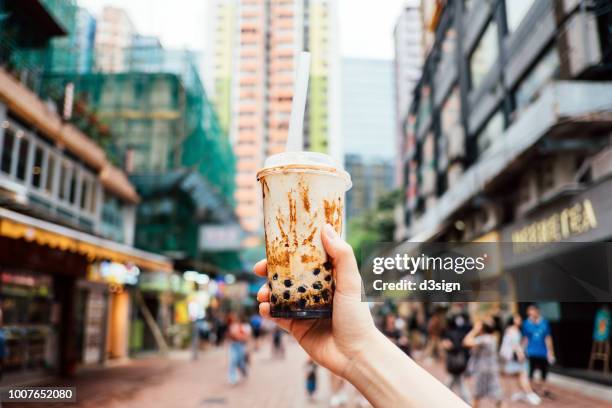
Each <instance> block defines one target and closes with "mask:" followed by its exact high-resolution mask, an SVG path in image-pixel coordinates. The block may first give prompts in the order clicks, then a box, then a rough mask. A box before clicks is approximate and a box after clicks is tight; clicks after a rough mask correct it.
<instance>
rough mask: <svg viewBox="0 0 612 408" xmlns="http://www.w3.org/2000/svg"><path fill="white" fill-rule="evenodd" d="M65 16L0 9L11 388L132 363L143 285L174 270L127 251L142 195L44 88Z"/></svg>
mask: <svg viewBox="0 0 612 408" xmlns="http://www.w3.org/2000/svg"><path fill="white" fill-rule="evenodd" d="M66 11H69V12H72V13H73V17H74V13H76V11H77V8H76V6H75V4H74V2H70V1H58V2H29V3H28V5H27V7H25V6H23V4H22V3H21V2H10V3H9V2H5V3H2V4H1V5H0V12H1V13H2V15H5V16H7V18H6V19H5V20H4V21H3V27H7V29H6V30H3V31H2V33H1V35H0V308H1V311H2V319H3V321H2V324H1V326H2V327H1V329H2V331H3V335H4V338H5V341H6V346H7V348H8V353H7V354H5V355H4V356H3V361H2V367H3V371H4V374H5V375H4V377H3V379H2V381H6V382H8V383H9V384H10V383H11V378H15V377H13V375H15V376H17V377H19V376H21V378H23V375H24V373H27V374H31V375H34V374H35V373H38V374H41V373H42V374H43V375H47V373H48V372H49V371H51V372H52V373H59V374H63V375H71V374H74V373H75V370H76V368H77V367H78V366H79V365H80V364H101V363H104V362H105V361H106V360H107V359H108V358H125V357H127V353H128V337H129V326H128V321H129V316H130V307H131V306H130V305H131V299H132V297H133V294H134V292H135V284H136V283H137V281H138V277H139V276H140V274H141V273H143V274H145V273H150V272H155V273H162V274H165V275H168V274H169V273H170V272H171V271H172V264H171V262H170V260H169V259H168V258H166V257H164V256H161V255H157V254H154V253H150V252H145V251H141V250H138V249H136V248H134V246H133V242H134V225H135V214H136V205H137V204H138V203H139V202H140V197H139V196H138V194H137V193H136V190H135V189H134V187H133V186H132V184H131V183H130V182H129V181H128V178H127V176H126V175H125V174H124V173H123V172H122V171H121V170H120V169H119V168H118V167H117V166H116V164H115V163H114V162H113V161H112V159H111V158H110V157H109V156H108V155H107V154H106V153H105V151H104V149H103V148H102V147H101V146H100V145H98V144H97V143H96V141H97V140H98V137H99V136H100V135H102V134H105V130H104V129H102V128H101V126H100V125H99V122H97V121H96V119H95V115H94V114H93V112H92V111H91V109H90V108H89V107H88V106H85V105H81V106H80V107H79V109H75V112H74V115H70V116H68V115H63V113H64V112H65V105H66V103H65V99H64V98H63V96H64V95H65V94H64V89H63V88H60V89H57V90H56V91H55V92H51V91H50V90H48V89H47V85H46V84H45V81H44V75H43V74H44V72H45V71H46V69H48V68H49V66H48V65H46V64H44V63H43V64H42V65H39V63H41V62H47V63H48V62H49V61H50V60H51V56H52V55H53V53H54V52H56V51H57V46H58V45H61V44H62V43H61V42H59V41H56V40H61V41H63V40H66V38H64V37H65V36H66V35H67V34H68V32H69V31H68V30H67V28H66V26H64V24H63V23H62V22H63V21H70V20H65V19H63V18H61V17H62V16H65V13H64V12H66ZM71 21H74V19H72V20H71ZM33 39H34V41H33ZM67 44H72V43H71V42H70V41H68V42H67ZM47 91H48V92H47ZM3 384H4V383H3Z"/></svg>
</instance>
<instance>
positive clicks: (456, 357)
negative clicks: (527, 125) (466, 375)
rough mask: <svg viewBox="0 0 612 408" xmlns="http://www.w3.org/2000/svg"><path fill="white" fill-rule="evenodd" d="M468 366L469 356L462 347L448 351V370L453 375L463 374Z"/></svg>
mask: <svg viewBox="0 0 612 408" xmlns="http://www.w3.org/2000/svg"><path fill="white" fill-rule="evenodd" d="M466 368H467V356H466V355H465V352H464V351H463V350H461V349H455V350H449V351H448V352H447V353H446V371H448V372H449V373H450V374H453V375H460V374H463V372H464V371H465V369H466Z"/></svg>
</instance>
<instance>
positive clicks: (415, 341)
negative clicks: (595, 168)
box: [378, 304, 555, 407]
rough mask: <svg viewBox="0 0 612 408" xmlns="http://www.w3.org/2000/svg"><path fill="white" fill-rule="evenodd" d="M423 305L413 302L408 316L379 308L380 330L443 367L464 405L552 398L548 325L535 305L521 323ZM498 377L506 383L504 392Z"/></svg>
mask: <svg viewBox="0 0 612 408" xmlns="http://www.w3.org/2000/svg"><path fill="white" fill-rule="evenodd" d="M422 306H423V305H421V304H419V305H416V304H415V307H414V308H413V309H412V310H410V312H409V313H408V316H400V315H398V313H397V312H393V311H390V310H383V311H382V312H380V313H379V314H378V326H379V328H380V329H381V331H382V332H383V333H384V334H385V335H386V336H387V337H388V338H389V339H390V340H391V341H392V342H394V343H395V344H396V345H397V346H398V347H399V348H400V349H402V350H403V351H404V352H405V353H406V354H408V355H411V356H412V357H413V358H414V359H415V360H417V361H418V362H419V363H421V364H423V365H424V366H426V367H427V366H431V365H433V364H436V363H441V364H444V366H445V368H446V374H447V380H446V381H447V386H448V387H449V388H450V389H452V390H453V391H454V392H456V393H457V394H458V395H459V396H460V397H461V398H462V399H463V400H465V401H466V402H467V403H468V404H471V405H472V406H473V407H478V406H479V404H480V402H481V401H482V400H483V399H486V398H489V399H491V400H493V401H494V402H495V404H496V406H503V405H504V403H505V402H506V401H508V400H511V401H523V402H525V403H527V404H530V405H540V404H541V403H542V398H553V395H552V394H551V392H550V391H549V389H548V388H547V386H546V378H547V374H548V368H549V366H550V365H551V364H553V363H554V362H555V354H554V348H553V342H552V336H551V332H550V325H549V323H548V321H547V320H546V319H545V318H543V317H542V315H541V313H540V310H539V308H538V307H537V306H536V305H531V306H529V307H528V308H527V313H526V316H525V318H524V319H523V317H522V316H521V315H520V314H518V313H516V314H506V315H505V316H504V315H503V314H502V313H500V312H492V313H488V314H486V315H484V316H479V317H478V318H477V319H472V318H471V317H470V313H468V312H467V310H466V309H462V308H461V307H459V308H450V309H449V308H445V307H435V308H434V310H433V312H431V313H429V314H428V313H427V310H426V309H425V308H423V307H422ZM387 309H388V308H387ZM536 374H537V375H536ZM502 377H507V378H508V379H510V381H507V382H505V384H508V386H507V387H506V388H507V389H504V387H502V381H501V380H502Z"/></svg>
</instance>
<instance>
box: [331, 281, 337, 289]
mask: <svg viewBox="0 0 612 408" xmlns="http://www.w3.org/2000/svg"><path fill="white" fill-rule="evenodd" d="M331 290H336V282H332V284H331Z"/></svg>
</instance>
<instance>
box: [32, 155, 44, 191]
mask: <svg viewBox="0 0 612 408" xmlns="http://www.w3.org/2000/svg"><path fill="white" fill-rule="evenodd" d="M43 157H44V151H43V149H42V148H41V147H40V146H36V147H35V148H34V165H33V166H32V186H33V187H36V188H40V187H41V177H42V168H43Z"/></svg>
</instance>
